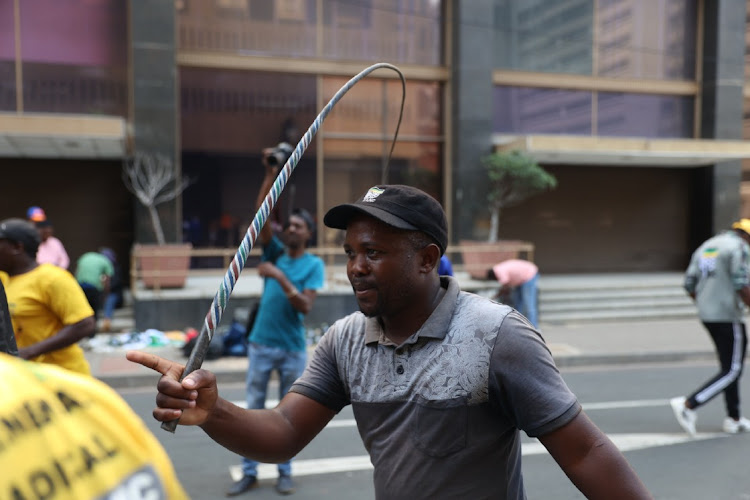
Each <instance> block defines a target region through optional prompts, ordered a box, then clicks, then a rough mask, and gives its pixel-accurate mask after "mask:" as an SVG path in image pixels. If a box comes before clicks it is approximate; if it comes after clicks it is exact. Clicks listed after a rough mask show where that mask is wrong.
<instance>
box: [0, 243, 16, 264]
mask: <svg viewBox="0 0 750 500" xmlns="http://www.w3.org/2000/svg"><path fill="white" fill-rule="evenodd" d="M17 247H18V244H17V243H15V242H13V241H10V240H6V239H5V238H0V271H5V272H8V271H10V270H11V269H12V267H13V260H14V256H15V255H16V254H17V253H18V249H17Z"/></svg>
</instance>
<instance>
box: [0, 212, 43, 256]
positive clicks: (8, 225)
mask: <svg viewBox="0 0 750 500" xmlns="http://www.w3.org/2000/svg"><path fill="white" fill-rule="evenodd" d="M0 239H4V240H10V241H16V242H19V243H21V244H23V247H24V249H26V251H27V252H28V253H36V251H37V249H39V243H40V242H41V239H40V238H39V231H37V230H36V227H34V225H33V224H32V223H30V222H28V221H25V220H23V219H15V218H14V219H5V220H4V221H2V222H0Z"/></svg>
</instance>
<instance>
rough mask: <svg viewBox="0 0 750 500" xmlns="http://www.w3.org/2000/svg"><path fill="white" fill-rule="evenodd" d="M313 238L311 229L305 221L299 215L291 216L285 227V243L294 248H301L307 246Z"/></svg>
mask: <svg viewBox="0 0 750 500" xmlns="http://www.w3.org/2000/svg"><path fill="white" fill-rule="evenodd" d="M311 236H312V233H311V232H310V228H309V227H307V223H306V222H305V219H303V218H302V217H300V216H298V215H291V216H290V217H289V222H287V224H286V226H285V227H284V242H285V243H286V244H287V246H289V247H292V248H300V247H304V246H305V245H307V242H308V240H309V239H310V237H311Z"/></svg>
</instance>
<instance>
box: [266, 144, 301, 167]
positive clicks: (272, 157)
mask: <svg viewBox="0 0 750 500" xmlns="http://www.w3.org/2000/svg"><path fill="white" fill-rule="evenodd" d="M293 151H294V148H292V146H291V144H289V143H287V142H280V143H279V144H278V145H276V147H273V148H269V149H265V150H264V151H263V154H264V157H265V160H266V163H267V164H268V166H270V167H277V166H278V167H280V166H282V165H284V164H285V163H286V161H287V160H288V159H289V157H290V156H291V155H292V152H293Z"/></svg>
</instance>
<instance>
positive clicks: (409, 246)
mask: <svg viewBox="0 0 750 500" xmlns="http://www.w3.org/2000/svg"><path fill="white" fill-rule="evenodd" d="M324 222H325V224H326V226H328V227H331V228H335V229H345V231H346V236H345V239H344V253H345V255H346V258H347V264H346V271H347V276H348V278H349V281H350V283H351V286H352V289H353V292H354V295H355V298H356V300H357V304H358V305H359V309H360V310H359V311H358V312H355V313H352V314H350V315H349V316H346V317H344V318H342V319H340V320H338V321H336V322H335V323H334V324H333V326H331V328H330V329H329V330H328V331H327V332H326V333H325V334H324V335H323V337H322V338H321V340H320V343H319V344H318V346H317V347H316V349H315V351H314V353H313V356H312V359H311V360H310V363H309V364H308V366H307V368H306V369H305V372H304V374H303V375H302V377H301V378H300V379H299V380H297V382H295V383H294V384H293V385H292V388H291V389H290V391H289V392H288V393H287V395H286V396H284V398H283V399H282V400H281V402H280V403H279V405H278V406H277V407H276V408H274V409H268V410H246V409H242V408H238V407H237V406H235V405H233V404H232V403H231V402H229V401H227V400H225V399H222V398H220V397H219V396H218V389H217V387H216V376H215V375H214V374H212V373H211V372H209V371H207V370H202V369H199V370H196V371H193V372H192V373H190V374H189V375H187V376H186V377H185V379H184V380H182V381H179V377H180V375H181V374H182V372H183V371H184V366H183V365H181V364H179V363H175V362H171V361H168V360H165V359H163V358H160V357H158V356H156V355H154V354H150V353H146V352H138V351H130V352H128V353H127V354H126V356H127V358H128V359H129V360H131V361H133V362H136V363H139V364H141V365H143V366H146V367H149V368H151V369H153V370H156V371H157V372H159V373H161V374H162V375H163V376H162V377H161V379H160V380H159V382H158V385H157V389H158V391H159V394H158V396H157V405H158V406H157V408H156V409H155V410H154V411H153V416H154V418H156V419H157V420H159V421H170V420H174V419H176V418H179V419H180V420H179V423H180V424H183V425H200V426H201V428H202V429H203V431H205V432H206V433H207V434H208V435H209V436H210V437H211V438H213V439H214V440H216V441H217V442H218V443H220V444H221V445H222V446H225V447H227V448H229V449H230V450H233V451H235V452H238V453H242V454H243V455H245V456H251V457H255V458H257V459H261V460H264V461H283V460H285V459H287V458H288V457H290V456H294V455H295V454H296V453H298V452H299V451H300V450H301V449H302V448H303V447H305V446H306V445H307V444H308V443H309V442H310V441H311V440H312V439H313V438H314V437H315V436H316V435H317V434H318V433H319V432H320V431H322V430H323V429H324V428H325V426H326V425H327V424H328V422H329V421H330V420H331V419H332V418H333V417H334V416H335V415H336V414H337V413H338V412H339V411H340V410H341V409H342V408H343V407H344V406H346V405H350V404H351V405H352V408H353V411H354V417H355V419H356V421H357V427H358V430H359V434H360V436H361V438H362V441H363V443H364V445H365V448H366V449H367V451H368V453H369V454H370V459H371V461H372V464H373V466H374V474H373V480H374V485H375V497H376V498H378V499H382V500H385V499H388V500H391V499H393V500H399V499H410V500H411V499H415V498H435V499H453V498H500V499H520V498H525V496H526V494H525V489H524V480H523V478H522V475H521V470H522V464H521V455H522V454H521V436H520V431H521V430H523V431H525V432H526V434H527V435H529V436H531V437H537V438H539V440H540V441H541V443H542V444H543V445H544V446H545V447H546V448H547V450H548V451H549V453H550V454H551V456H552V457H553V458H554V459H555V460H556V461H557V463H558V464H559V466H560V467H561V468H562V470H563V471H564V472H565V473H566V474H567V476H568V477H569V478H570V480H571V481H572V482H573V484H574V485H575V486H576V487H577V488H578V489H579V490H580V491H581V492H582V493H583V495H585V496H586V497H587V498H591V499H612V498H628V499H639V498H651V495H650V494H649V492H648V491H647V489H646V487H645V486H644V485H643V483H642V482H641V481H640V479H639V478H638V476H637V475H636V473H635V471H634V470H633V469H632V468H631V467H630V465H629V464H628V462H627V461H626V459H625V457H624V456H623V455H622V453H621V452H620V451H619V450H618V449H617V447H616V446H615V445H614V444H613V443H612V441H611V440H610V439H609V438H608V437H607V436H606V435H605V434H604V433H603V432H602V431H601V430H600V429H599V428H598V427H596V425H595V424H594V423H593V422H592V421H591V420H590V419H589V418H588V416H587V415H586V414H585V413H584V411H583V410H582V408H581V405H580V403H579V402H578V400H577V398H576V397H575V395H574V394H573V393H572V392H571V391H570V389H569V388H568V387H567V385H566V384H565V382H564V380H563V378H562V376H561V375H560V372H559V371H558V369H557V368H556V366H555V363H554V360H553V358H552V355H551V353H550V351H549V349H548V348H547V346H546V345H545V343H544V340H543V338H542V336H541V335H540V333H539V332H538V331H537V330H535V329H534V328H533V327H532V326H531V325H530V323H529V322H528V321H526V320H525V319H524V318H523V317H522V316H521V315H520V314H519V313H518V312H517V311H515V310H514V309H512V308H511V307H508V306H507V305H503V304H498V303H496V302H493V301H491V300H489V299H487V298H484V297H481V296H479V295H476V294H472V293H468V292H462V291H461V290H460V289H459V285H458V282H457V281H456V280H455V279H454V278H452V277H450V276H439V275H438V272H437V268H438V262H439V260H440V256H441V255H442V254H443V253H444V252H445V248H446V246H447V243H448V236H447V222H446V217H445V212H444V211H443V209H442V207H441V206H440V204H439V203H438V202H437V201H436V200H435V199H434V198H432V197H430V196H429V195H428V194H426V193H424V192H423V191H420V190H418V189H415V188H413V187H410V186H401V185H381V186H375V187H372V188H370V189H369V190H368V191H367V193H365V195H364V196H363V197H362V198H360V199H359V200H358V201H357V202H355V203H351V204H344V205H338V206H335V207H333V208H332V209H331V210H329V211H328V213H327V214H326V215H325V218H324Z"/></svg>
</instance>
